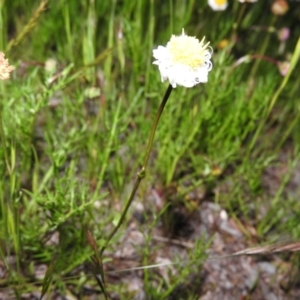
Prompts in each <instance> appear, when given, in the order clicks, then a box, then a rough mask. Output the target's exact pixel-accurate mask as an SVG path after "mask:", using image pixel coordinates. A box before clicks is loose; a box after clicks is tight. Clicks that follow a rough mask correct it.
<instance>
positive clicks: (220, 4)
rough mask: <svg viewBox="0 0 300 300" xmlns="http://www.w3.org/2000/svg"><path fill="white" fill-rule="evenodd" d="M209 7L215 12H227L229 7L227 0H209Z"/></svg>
mask: <svg viewBox="0 0 300 300" xmlns="http://www.w3.org/2000/svg"><path fill="white" fill-rule="evenodd" d="M208 5H209V6H210V7H211V8H212V9H213V10H225V9H226V8H227V6H228V1H227V0H208Z"/></svg>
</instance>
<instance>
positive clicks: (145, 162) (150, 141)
mask: <svg viewBox="0 0 300 300" xmlns="http://www.w3.org/2000/svg"><path fill="white" fill-rule="evenodd" d="M172 90H173V88H172V85H171V84H170V85H169V87H168V89H167V91H166V93H165V96H164V97H163V99H162V102H161V104H160V106H159V109H158V111H157V113H156V116H155V119H154V121H153V124H152V128H151V131H150V136H149V139H148V144H147V148H146V153H145V157H144V160H143V165H142V168H141V170H140V171H139V172H138V174H137V178H136V181H135V184H134V186H133V189H132V191H131V194H130V196H129V198H128V200H127V202H126V204H125V208H124V210H123V212H122V214H121V217H120V219H119V221H118V224H117V226H116V227H115V228H114V229H113V230H112V232H111V233H110V235H109V236H108V238H107V239H106V242H105V245H104V246H103V247H102V249H101V251H100V255H102V253H103V252H104V250H105V248H106V247H107V245H108V244H109V242H110V240H111V239H112V238H113V236H114V235H115V234H116V233H117V231H118V230H119V228H120V227H121V225H122V224H123V222H124V220H125V217H126V214H127V211H128V209H129V207H130V205H131V203H132V201H133V199H134V196H135V194H136V192H137V190H138V187H139V185H140V183H141V181H142V179H143V178H144V177H145V175H146V168H147V165H148V161H149V156H150V153H151V149H152V145H153V141H154V136H155V132H156V128H157V125H158V122H159V119H160V117H161V115H162V112H163V110H164V108H165V106H166V104H167V101H168V99H169V97H170V94H171V92H172Z"/></svg>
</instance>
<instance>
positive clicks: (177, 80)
mask: <svg viewBox="0 0 300 300" xmlns="http://www.w3.org/2000/svg"><path fill="white" fill-rule="evenodd" d="M208 45H209V43H206V44H204V38H203V39H202V40H201V41H199V40H198V39H197V38H195V37H191V36H187V35H185V33H184V30H182V35H180V36H175V35H173V36H172V37H171V40H170V41H169V42H168V43H167V46H166V47H163V46H158V48H157V49H154V50H153V56H154V58H155V59H157V60H156V61H154V62H153V64H155V65H158V68H159V71H160V75H161V80H162V81H165V80H167V79H168V80H169V82H170V84H171V85H172V87H173V88H176V86H177V85H181V86H184V87H193V86H195V85H196V84H198V83H200V82H207V80H208V72H209V71H210V70H211V69H212V63H211V61H210V59H211V55H212V48H211V47H209V46H208Z"/></svg>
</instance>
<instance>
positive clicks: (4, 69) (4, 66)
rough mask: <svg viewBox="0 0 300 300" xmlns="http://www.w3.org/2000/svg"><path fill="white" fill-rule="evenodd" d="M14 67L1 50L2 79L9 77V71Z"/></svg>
mask: <svg viewBox="0 0 300 300" xmlns="http://www.w3.org/2000/svg"><path fill="white" fill-rule="evenodd" d="M13 69H14V68H13V67H12V66H10V65H9V63H8V59H5V58H4V53H2V52H0V80H5V79H8V78H9V73H10V72H11V71H12V70H13Z"/></svg>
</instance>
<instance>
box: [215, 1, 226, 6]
mask: <svg viewBox="0 0 300 300" xmlns="http://www.w3.org/2000/svg"><path fill="white" fill-rule="evenodd" d="M215 3H216V4H217V5H218V6H223V5H224V4H226V3H227V0H215Z"/></svg>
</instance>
